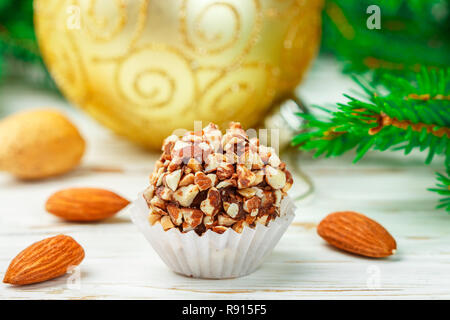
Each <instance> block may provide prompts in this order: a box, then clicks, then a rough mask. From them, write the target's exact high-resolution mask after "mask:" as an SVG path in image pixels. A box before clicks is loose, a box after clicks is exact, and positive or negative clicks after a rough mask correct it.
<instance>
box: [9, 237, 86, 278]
mask: <svg viewBox="0 0 450 320" xmlns="http://www.w3.org/2000/svg"><path fill="white" fill-rule="evenodd" d="M83 259H84V250H83V248H82V247H81V246H80V245H79V244H78V243H77V242H76V241H75V240H74V239H72V238H71V237H69V236H66V235H58V236H56V237H51V238H47V239H44V240H41V241H39V242H36V243H34V244H32V245H31V246H29V247H28V248H26V249H25V250H23V251H22V252H21V253H19V254H18V255H17V256H16V257H15V258H14V259H13V260H12V261H11V263H10V265H9V267H8V270H7V271H6V274H5V278H4V279H3V282H4V283H9V284H14V285H25V284H31V283H37V282H42V281H46V280H50V279H54V278H56V277H59V276H62V275H64V274H65V273H66V272H67V271H68V269H69V268H71V267H73V266H77V265H79V264H80V263H81V261H83Z"/></svg>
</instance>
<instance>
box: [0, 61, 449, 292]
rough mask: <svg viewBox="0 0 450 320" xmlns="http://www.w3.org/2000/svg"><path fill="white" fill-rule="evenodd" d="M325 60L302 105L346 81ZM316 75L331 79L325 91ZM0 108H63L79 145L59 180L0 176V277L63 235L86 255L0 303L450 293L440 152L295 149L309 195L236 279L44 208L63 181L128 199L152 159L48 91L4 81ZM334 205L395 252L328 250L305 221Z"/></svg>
mask: <svg viewBox="0 0 450 320" xmlns="http://www.w3.org/2000/svg"><path fill="white" fill-rule="evenodd" d="M329 67H330V62H329V61H323V62H321V63H319V66H316V67H315V68H314V69H313V70H312V72H311V74H310V77H309V78H308V80H307V82H306V83H305V84H304V86H302V87H301V89H300V94H301V95H302V97H303V98H304V99H305V100H306V101H307V102H308V103H324V102H330V101H334V100H335V99H338V98H339V93H340V92H342V91H344V90H346V89H347V88H350V87H351V83H350V82H349V81H348V79H346V78H342V77H341V76H339V74H338V72H337V69H336V68H335V72H334V73H332V76H331V77H330V73H329ZM325 81H329V82H331V83H332V84H333V85H328V86H327V91H326V92H325V91H324V89H323V83H324V82H325ZM330 88H331V89H330ZM0 103H1V104H2V106H4V108H5V109H4V111H5V112H6V113H8V112H10V111H11V110H15V109H18V108H19V109H21V108H28V107H37V106H41V105H50V106H55V107H58V108H62V109H64V110H65V111H66V112H67V113H68V114H69V116H70V117H71V118H72V119H73V120H74V122H75V123H76V124H77V125H78V126H79V127H80V129H81V131H82V132H83V135H84V136H85V137H86V138H87V140H88V143H89V146H88V151H87V154H86V156H85V158H84V162H83V164H82V166H81V167H80V168H78V169H77V170H75V171H73V172H72V173H70V174H68V175H66V176H63V177H58V178H54V179H50V180H46V181H42V182H29V183H24V182H19V181H17V180H15V179H13V178H11V177H10V176H9V175H7V174H0V203H1V205H0V210H1V211H0V277H3V275H4V272H5V271H6V268H7V266H8V264H9V262H10V260H11V259H12V258H13V257H14V256H15V255H16V254H17V253H18V252H19V251H21V250H22V249H24V248H25V247H26V246H28V245H30V244H31V243H32V242H35V241H38V240H40V239H42V238H45V237H48V236H52V235H55V234H59V233H65V234H69V235H71V236H73V237H74V238H75V239H77V240H78V241H79V242H80V243H81V244H82V245H83V247H84V248H85V250H86V258H85V260H84V261H83V263H82V265H81V267H80V269H79V270H74V271H73V273H72V274H68V275H66V276H64V277H61V278H58V279H55V280H53V281H48V282H45V283H42V284H36V285H31V286H25V287H11V286H8V285H4V284H1V285H0V299H11V298H14V299H29V298H31V299H253V298H261V299H266V298H267V299H313V298H319V299H332V298H349V299H366V298H381V299H384V298H388V299H399V298H410V299H422V298H428V299H449V298H450V275H449V273H448V270H449V267H450V216H449V215H448V214H446V213H445V212H444V211H442V210H441V211H439V210H435V209H434V206H435V204H436V201H437V199H438V197H437V196H436V195H435V194H432V193H430V192H427V191H426V188H428V187H431V186H433V184H434V182H435V181H434V171H436V170H439V169H441V168H442V166H443V161H442V159H438V160H437V161H436V162H435V163H433V164H432V165H431V166H425V165H423V159H424V157H423V156H422V155H419V154H413V155H412V156H408V157H404V156H403V155H401V154H400V153H384V154H381V153H370V154H369V155H368V156H367V158H365V159H363V161H361V162H360V163H359V164H357V165H352V164H351V160H352V157H353V155H352V154H349V155H346V156H344V157H341V158H336V159H311V156H310V155H308V154H303V155H301V157H300V159H299V161H300V166H301V168H302V170H303V171H304V172H305V173H306V174H307V175H308V176H309V177H311V179H312V181H313V183H314V187H315V192H314V194H313V196H312V197H310V198H308V199H306V200H304V201H302V202H300V203H298V207H299V209H298V211H297V216H296V218H295V221H294V223H293V224H292V225H291V226H290V227H289V229H288V231H287V232H286V234H285V235H284V236H283V238H282V239H281V241H280V242H279V244H278V245H277V247H276V248H275V250H274V252H273V253H272V254H271V255H270V256H269V257H268V259H267V261H266V262H265V263H264V264H263V266H262V267H261V268H260V269H259V270H257V271H256V272H255V273H253V274H252V275H250V276H247V277H243V278H239V279H232V280H199V279H191V278H186V277H183V276H179V275H176V274H174V273H172V272H171V271H170V270H168V269H167V268H166V266H165V265H164V264H163V263H162V261H161V260H160V259H159V257H158V256H157V254H156V253H155V252H154V251H153V249H152V248H151V247H150V245H149V244H148V243H147V242H146V240H145V239H144V237H143V236H142V235H141V234H140V233H139V232H138V231H137V229H136V228H135V226H134V225H133V224H132V223H131V222H130V219H129V216H128V213H127V212H126V210H124V211H123V212H121V213H120V214H119V215H118V216H117V217H115V218H113V219H110V220H108V221H106V222H103V223H97V224H77V223H65V222H62V221H61V220H58V219H57V218H55V217H53V216H51V215H49V214H48V213H46V212H45V210H44V203H45V201H46V199H47V197H48V196H49V195H50V194H51V193H53V192H54V191H57V190H59V189H61V188H65V187H74V186H93V187H105V188H108V189H112V190H114V191H116V192H118V193H120V194H122V195H123V196H126V197H128V198H130V199H134V198H135V197H136V194H137V193H138V192H139V191H141V190H142V189H143V188H145V186H146V183H147V176H148V173H149V172H150V171H151V169H152V166H153V163H154V161H155V159H156V157H157V155H156V154H152V153H148V152H146V151H144V150H142V149H140V148H138V147H135V146H133V145H132V144H130V143H128V142H127V141H124V140H122V139H120V138H117V137H115V136H114V135H112V134H111V133H110V132H109V131H107V130H105V129H104V128H102V127H100V126H99V125H97V123H95V122H94V121H93V120H91V119H90V118H88V117H87V116H85V115H84V114H82V113H81V112H79V111H77V110H74V109H71V108H70V107H69V106H68V103H67V102H65V101H64V100H62V99H61V98H60V97H58V96H56V95H52V94H49V93H47V92H41V91H38V90H34V89H30V88H26V87H23V86H21V85H17V84H9V85H6V86H3V87H2V88H0ZM37 103H38V104H37ZM297 180H298V181H300V180H299V178H298V179H297ZM299 184H300V183H299ZM293 192H295V190H294V191H293ZM338 210H355V211H360V212H362V213H365V214H366V215H368V216H370V217H372V218H374V219H376V220H377V221H379V222H380V223H382V224H383V225H384V226H385V227H386V228H387V229H388V230H389V231H390V232H391V233H392V234H393V235H394V237H395V238H396V240H397V243H398V247H399V250H398V252H397V254H396V255H395V256H393V257H391V258H388V259H381V260H375V259H366V258H360V257H356V256H353V255H350V254H345V253H342V252H339V251H337V250H335V249H333V248H331V247H330V246H328V245H326V244H325V243H324V241H323V240H322V239H321V238H320V237H318V236H317V234H316V231H315V227H316V225H317V223H318V222H319V221H320V220H321V219H322V218H323V217H324V216H325V215H326V214H327V213H330V212H333V211H338Z"/></svg>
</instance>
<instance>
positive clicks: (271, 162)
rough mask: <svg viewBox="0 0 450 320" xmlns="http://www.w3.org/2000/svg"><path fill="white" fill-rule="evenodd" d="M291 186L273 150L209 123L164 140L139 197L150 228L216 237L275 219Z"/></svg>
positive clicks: (237, 128)
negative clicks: (214, 235) (196, 129)
mask: <svg viewBox="0 0 450 320" xmlns="http://www.w3.org/2000/svg"><path fill="white" fill-rule="evenodd" d="M292 184H293V179H292V175H291V174H290V172H289V171H287V170H286V164H285V163H284V162H282V161H281V160H280V158H279V157H278V155H277V154H276V153H275V150H274V149H273V148H270V147H266V146H264V145H260V142H259V140H258V139H257V138H252V139H249V138H248V136H247V134H246V132H245V131H244V130H243V129H242V127H241V125H240V124H239V123H235V122H234V123H231V124H230V127H229V129H228V130H227V132H226V133H225V134H224V135H222V133H221V132H220V130H219V128H218V127H217V126H216V125H214V124H212V123H211V124H209V125H208V126H207V127H205V128H204V129H203V130H202V131H199V132H187V133H186V134H184V135H183V136H182V137H178V136H176V135H171V136H169V137H168V138H167V139H166V140H165V141H164V144H163V146H162V155H161V158H160V159H159V160H158V161H157V163H156V165H155V169H154V170H153V173H152V174H151V175H150V186H149V187H148V188H147V189H146V191H145V192H144V198H145V200H146V201H147V204H148V206H149V209H150V214H149V223H150V224H151V225H154V224H156V223H160V224H161V225H162V227H163V229H164V230H166V231H167V230H169V229H172V228H178V229H179V230H180V231H181V232H189V231H191V230H194V231H195V232H197V233H198V234H200V235H201V234H203V233H204V232H206V231H207V230H211V231H213V232H216V233H219V234H221V233H224V232H225V231H226V230H228V229H229V228H232V229H233V230H234V231H236V232H242V230H243V228H244V227H250V228H253V227H255V226H256V224H257V223H261V224H264V225H267V224H268V223H269V222H270V221H271V220H273V219H276V218H277V217H278V216H279V215H280V204H281V200H282V199H283V198H284V197H285V196H286V193H287V191H288V190H289V189H290V188H291V186H292Z"/></svg>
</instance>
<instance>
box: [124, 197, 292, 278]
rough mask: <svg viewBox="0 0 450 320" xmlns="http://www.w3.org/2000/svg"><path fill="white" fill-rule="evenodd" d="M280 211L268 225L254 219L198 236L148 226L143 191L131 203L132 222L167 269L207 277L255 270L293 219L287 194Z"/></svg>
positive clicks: (192, 232)
mask: <svg viewBox="0 0 450 320" xmlns="http://www.w3.org/2000/svg"><path fill="white" fill-rule="evenodd" d="M280 212H281V215H280V217H277V218H276V219H274V220H273V221H270V223H269V225H268V226H267V227H266V226H264V225H262V224H259V223H257V224H256V227H255V228H249V227H244V229H243V230H242V232H241V233H237V232H236V231H234V230H233V229H231V228H229V229H228V230H227V231H225V232H224V233H222V234H218V233H216V232H213V231H211V230H208V231H206V232H205V233H204V234H203V235H201V236H199V235H198V234H197V233H195V232H194V231H189V232H187V233H182V232H180V230H178V229H177V228H172V229H170V230H168V231H164V230H163V228H162V226H161V224H159V223H157V224H155V225H154V226H151V225H150V223H149V221H148V213H149V208H148V206H147V203H146V201H145V199H144V197H143V196H142V194H140V195H139V197H138V199H137V200H135V201H134V202H133V203H132V205H131V207H130V213H131V218H132V220H133V222H134V223H135V224H136V225H137V227H138V228H139V230H140V231H141V232H142V233H143V234H144V236H145V238H146V239H147V240H148V241H149V242H150V244H151V245H152V247H153V249H155V251H156V252H157V253H158V254H159V256H160V257H161V259H162V260H163V261H164V263H165V264H166V265H167V266H168V267H169V268H170V269H172V270H173V271H174V272H176V273H179V274H183V275H185V276H188V277H195V278H207V279H226V278H236V277H241V276H245V275H248V274H250V273H252V272H254V271H255V270H256V269H257V268H258V267H259V266H260V265H261V264H262V263H263V261H264V258H265V257H267V256H268V255H269V254H270V253H271V252H272V250H273V248H274V247H275V245H276V244H277V243H278V241H279V240H280V238H281V236H282V235H283V233H284V232H285V231H286V229H287V228H288V226H289V225H290V224H291V222H292V220H293V219H294V216H295V206H294V204H293V202H292V200H291V199H290V198H288V197H287V198H285V199H283V201H282V202H281V211H280Z"/></svg>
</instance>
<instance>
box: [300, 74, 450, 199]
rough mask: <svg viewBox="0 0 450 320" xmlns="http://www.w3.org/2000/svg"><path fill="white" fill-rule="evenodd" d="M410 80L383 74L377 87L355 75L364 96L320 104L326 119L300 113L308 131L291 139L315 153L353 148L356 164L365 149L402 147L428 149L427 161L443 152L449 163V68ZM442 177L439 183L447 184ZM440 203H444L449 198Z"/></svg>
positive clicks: (336, 152) (328, 153) (338, 152)
mask: <svg viewBox="0 0 450 320" xmlns="http://www.w3.org/2000/svg"><path fill="white" fill-rule="evenodd" d="M410 78H411V77H410V76H409V75H407V76H405V78H399V77H395V76H392V75H385V76H384V77H383V78H382V79H381V82H380V83H381V84H382V86H378V87H377V88H374V87H372V86H370V85H367V84H363V83H362V81H360V80H359V79H358V78H355V80H356V81H357V82H358V83H359V84H360V86H361V88H362V89H363V90H364V91H365V93H366V94H367V99H366V100H361V99H357V98H354V97H351V96H346V97H347V98H348V99H349V101H348V102H347V103H345V104H338V108H337V110H336V111H330V110H328V109H324V108H320V109H321V110H323V111H326V112H327V113H328V117H325V119H323V118H321V117H319V116H317V115H314V114H306V115H304V114H299V116H301V117H303V118H305V119H306V120H307V121H306V122H305V125H304V128H303V129H306V130H305V131H304V132H303V133H300V134H299V135H297V136H296V137H295V138H294V139H293V141H292V142H293V145H296V146H299V148H300V149H303V150H309V151H314V156H315V157H318V156H320V155H325V157H331V156H339V155H341V154H343V153H345V152H347V151H349V150H352V149H356V157H355V159H354V162H357V161H359V160H360V159H361V158H362V157H363V156H364V155H365V154H366V153H367V152H368V151H369V150H379V151H385V150H388V149H390V150H403V151H404V153H405V154H408V153H410V152H411V151H412V150H413V149H418V150H420V151H425V150H426V151H427V152H428V155H427V158H426V160H425V163H427V164H429V163H430V162H431V161H432V160H433V157H434V156H435V155H443V156H445V157H446V164H447V166H449V162H450V148H449V142H450V68H449V69H440V70H435V69H433V70H426V69H422V71H421V72H420V73H416V74H415V75H414V80H413V81H409V80H407V79H410ZM386 91H387V93H384V94H382V93H381V92H386ZM442 177H443V176H439V178H440V181H441V183H444V182H445V181H447V182H448V180H442V179H443V178H442ZM444 185H445V183H444ZM444 188H445V187H444ZM445 192H448V190H447V191H445ZM441 194H443V193H441ZM443 203H444V204H443V205H442V206H447V205H448V204H449V201H448V199H447V200H445V199H444V200H443Z"/></svg>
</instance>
